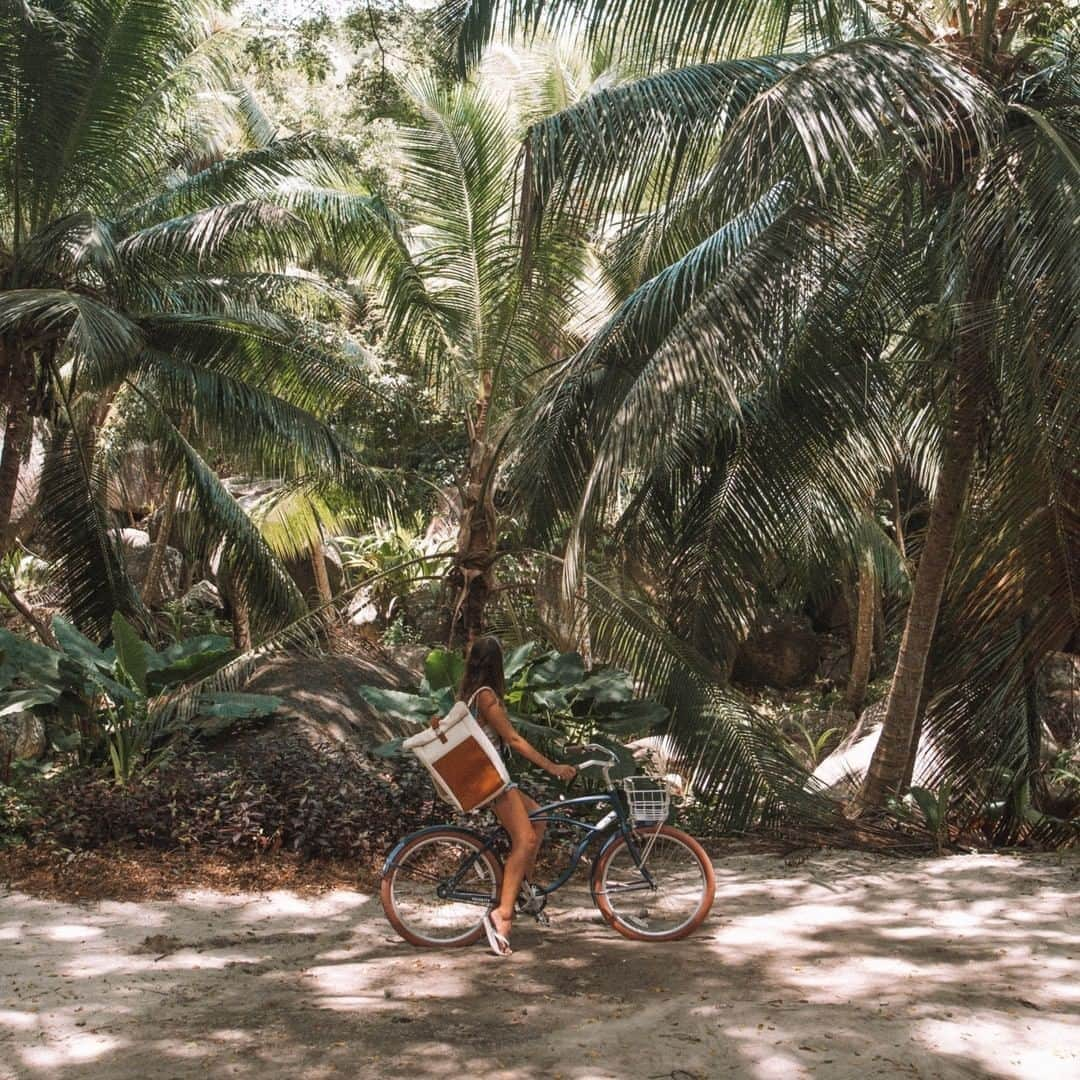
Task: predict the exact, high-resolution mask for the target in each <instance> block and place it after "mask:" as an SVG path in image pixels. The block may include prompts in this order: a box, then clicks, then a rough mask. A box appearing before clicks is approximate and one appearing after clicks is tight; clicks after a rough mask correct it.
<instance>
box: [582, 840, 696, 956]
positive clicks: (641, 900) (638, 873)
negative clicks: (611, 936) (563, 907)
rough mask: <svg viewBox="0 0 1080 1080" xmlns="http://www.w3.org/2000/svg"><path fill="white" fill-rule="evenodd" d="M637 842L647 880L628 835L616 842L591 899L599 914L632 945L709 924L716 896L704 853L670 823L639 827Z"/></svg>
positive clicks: (602, 861)
mask: <svg viewBox="0 0 1080 1080" xmlns="http://www.w3.org/2000/svg"><path fill="white" fill-rule="evenodd" d="M634 844H635V847H636V848H637V849H638V857H639V858H640V859H642V862H643V865H644V868H645V871H647V872H648V876H646V874H645V872H643V870H642V869H641V867H639V866H638V862H637V860H636V859H635V858H634V853H633V852H632V851H631V849H630V846H629V844H628V843H627V841H626V837H625V836H620V837H618V838H617V839H616V840H614V841H613V842H612V843H611V845H610V846H609V847H607V848H606V849H605V850H604V851H603V852H602V853H601V855H600V858H599V859H598V860H597V863H596V866H595V868H594V870H593V877H592V892H593V901H594V903H595V904H596V906H597V908H599V910H600V914H601V915H603V917H604V919H605V920H606V922H607V923H608V925H610V926H611V927H612V928H613V929H615V930H617V931H618V932H619V933H620V934H622V935H623V936H624V937H628V938H631V939H633V940H634V941H677V940H678V939H679V938H684V937H686V936H687V935H688V934H692V933H693V932H694V931H695V930H696V929H697V928H698V927H699V926H700V925H701V924H702V923H703V922H704V921H705V917H706V916H707V915H708V914H709V910H710V908H712V903H713V897H714V896H715V894H716V879H715V877H714V876H713V868H712V863H711V862H710V861H709V856H708V855H706V854H705V849H704V848H702V846H701V845H700V844H699V843H698V842H697V841H696V840H695V839H694V838H693V837H692V836H688V835H687V834H686V833H684V832H682V831H681V830H679V829H673V828H672V827H671V826H670V825H650V826H647V827H645V828H640V829H635V830H634ZM650 878H651V879H652V880H651V884H650V881H649V879H650Z"/></svg>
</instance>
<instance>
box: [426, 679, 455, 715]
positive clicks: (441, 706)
mask: <svg viewBox="0 0 1080 1080" xmlns="http://www.w3.org/2000/svg"><path fill="white" fill-rule="evenodd" d="M456 700H457V692H456V688H455V687H453V686H444V687H443V688H442V689H441V690H436V691H435V693H434V694H432V695H431V701H432V705H433V709H432V712H431V713H429V714H428V715H429V716H434V715H438V716H445V715H446V714H447V713H448V712H449V711H450V710H451V709H452V708H453V707H454V702H455V701H456Z"/></svg>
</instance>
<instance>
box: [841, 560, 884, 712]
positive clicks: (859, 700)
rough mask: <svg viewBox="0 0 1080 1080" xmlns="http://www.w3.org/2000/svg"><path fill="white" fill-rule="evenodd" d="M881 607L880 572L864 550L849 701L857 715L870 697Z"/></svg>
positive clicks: (849, 678)
mask: <svg viewBox="0 0 1080 1080" xmlns="http://www.w3.org/2000/svg"><path fill="white" fill-rule="evenodd" d="M876 608H877V575H876V574H875V573H874V560H873V558H872V557H871V556H870V555H869V553H864V555H863V558H862V561H861V562H860V564H859V599H858V614H857V616H856V619H855V639H854V641H853V642H852V648H851V674H850V675H849V676H848V684H847V693H846V694H845V695H844V700H845V704H846V705H847V707H848V708H849V709H851V711H852V712H853V713H855V715H856V716H858V715H859V713H861V712H862V707H863V702H864V701H865V700H866V684H867V683H868V682H869V681H870V661H871V659H872V657H873V652H874V614H875V610H876Z"/></svg>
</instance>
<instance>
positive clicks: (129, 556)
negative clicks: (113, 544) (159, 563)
mask: <svg viewBox="0 0 1080 1080" xmlns="http://www.w3.org/2000/svg"><path fill="white" fill-rule="evenodd" d="M120 550H121V553H122V555H123V558H124V565H125V566H126V567H127V573H128V577H129V578H131V581H132V584H133V585H134V586H135V588H136V589H138V591H139V592H140V593H141V592H142V591H143V589H144V588H145V587H146V575H147V572H148V571H149V570H150V560H151V558H152V557H153V552H154V544H153V541H152V540H151V539H150V536H149V534H148V533H145V532H143V531H142V529H121V530H120ZM183 569H184V558H183V556H182V555H181V554H180V552H179V551H177V550H176V548H173V547H166V549H165V564H164V566H163V567H162V570H161V588H160V591H159V593H158V595H159V596H160V597H161V598H162V599H164V600H171V599H173V598H174V597H176V596H177V594H178V593H179V592H180V580H181V575H182V573H183Z"/></svg>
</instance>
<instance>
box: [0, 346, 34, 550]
mask: <svg viewBox="0 0 1080 1080" xmlns="http://www.w3.org/2000/svg"><path fill="white" fill-rule="evenodd" d="M3 354H4V355H3V358H2V359H3V361H4V362H5V363H6V364H10V365H11V367H10V368H9V369H8V372H7V402H6V404H7V418H6V421H5V424H4V449H3V452H2V453H0V557H3V556H4V555H6V554H7V553H8V551H10V550H11V545H12V543H13V542H14V540H15V535H14V530H13V529H12V522H11V514H12V511H13V510H14V508H15V495H16V492H17V491H18V488H19V473H20V471H21V469H22V459H23V455H24V454H25V453H26V444H27V442H28V440H29V438H30V435H31V431H32V427H33V423H32V419H31V416H30V404H29V401H28V400H27V398H28V395H29V391H30V379H29V370H28V363H27V358H26V357H24V356H19V355H17V354H16V353H15V350H14V349H12V348H11V346H10V345H6V346H3Z"/></svg>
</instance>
